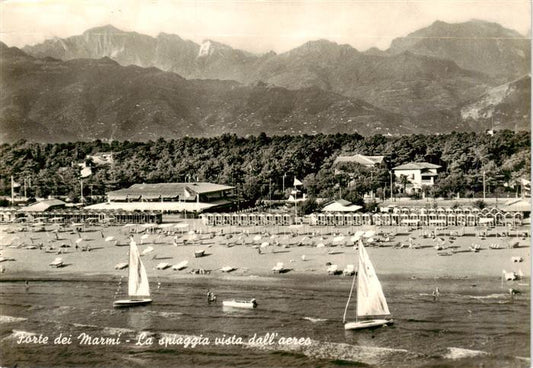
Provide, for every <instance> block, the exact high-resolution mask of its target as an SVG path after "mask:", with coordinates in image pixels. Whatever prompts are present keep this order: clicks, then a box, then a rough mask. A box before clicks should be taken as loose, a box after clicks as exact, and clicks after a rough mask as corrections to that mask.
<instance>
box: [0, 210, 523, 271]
mask: <svg viewBox="0 0 533 368" xmlns="http://www.w3.org/2000/svg"><path fill="white" fill-rule="evenodd" d="M53 226H55V225H46V227H45V231H35V229H33V230H32V229H31V228H29V227H27V226H26V229H25V230H26V231H16V230H22V228H23V227H24V226H22V225H20V226H15V227H13V225H11V226H7V225H4V226H2V228H1V230H2V232H1V233H0V246H1V247H0V254H1V256H2V257H4V258H7V259H9V260H5V261H3V262H1V263H0V267H1V268H0V269H1V270H2V273H0V279H35V278H46V277H58V278H71V277H72V278H78V277H85V276H91V277H92V276H95V277H96V276H102V275H110V276H114V277H121V276H127V269H122V270H118V269H115V266H116V265H117V264H119V263H122V262H124V263H127V261H128V246H127V245H128V238H129V236H130V235H132V236H133V237H134V239H135V240H136V242H137V244H138V245H139V246H140V251H141V252H145V253H146V254H145V255H144V256H143V262H144V263H145V266H146V268H147V271H148V274H149V277H151V278H152V279H153V278H156V279H159V278H165V279H166V278H180V277H229V278H231V277H246V276H254V275H257V276H265V275H269V276H272V275H274V276H275V277H280V278H283V277H292V275H305V274H317V275H327V269H328V266H329V265H330V264H331V265H337V266H338V269H339V270H341V271H342V270H343V269H344V268H346V266H347V265H350V264H351V265H355V267H357V252H356V250H355V248H354V246H353V242H352V241H351V239H352V238H351V236H350V235H349V233H352V234H353V232H357V231H359V232H362V231H365V230H366V231H373V232H374V233H376V235H374V236H373V237H372V238H371V239H372V242H371V243H370V244H368V253H369V255H370V258H371V259H372V261H373V263H374V266H375V268H376V270H377V273H378V275H404V276H408V277H420V278H434V277H450V278H454V277H480V276H483V277H494V278H499V277H501V275H502V271H503V270H506V271H514V272H519V271H521V273H523V275H524V276H525V277H530V269H531V261H530V258H531V257H530V238H529V237H527V238H526V237H496V236H487V237H479V236H473V235H469V236H466V235H464V236H453V237H450V235H449V234H448V235H446V234H444V235H443V234H439V235H438V236H437V237H436V238H435V237H434V236H431V235H428V234H429V232H428V230H424V229H423V230H414V231H411V232H410V233H406V234H396V235H391V234H395V232H396V231H397V229H396V228H393V227H389V228H387V227H382V228H376V227H373V228H372V230H368V229H363V228H359V227H355V228H336V229H332V228H329V229H318V228H313V227H307V228H305V229H303V228H299V229H295V228H292V229H290V228H289V227H285V228H282V227H277V228H275V229H274V228H261V227H254V228H251V227H250V228H245V229H241V228H236V227H232V228H231V229H230V228H225V229H222V231H223V233H222V232H221V229H220V228H211V229H208V228H207V227H205V226H203V225H202V224H201V223H200V221H198V220H189V221H188V222H187V225H182V226H181V227H176V226H175V224H168V225H165V227H163V228H157V229H155V228H152V229H151V228H149V227H142V226H140V225H139V226H127V227H124V226H112V227H111V226H110V227H103V226H97V225H95V226H90V227H86V228H83V229H82V231H81V232H77V231H75V230H74V228H73V227H67V228H65V229H64V231H60V232H53V231H52V230H53V229H54V227H53ZM56 228H57V226H56ZM190 229H194V230H190ZM40 230H42V229H40ZM450 231H451V233H452V234H454V231H453V230H450ZM229 232H231V233H233V234H231V235H229V234H228V233H229ZM311 232H312V233H311ZM304 233H306V234H304ZM377 234H381V235H377ZM111 237H112V239H111ZM80 239H81V240H80ZM367 240H368V239H367ZM474 244H477V245H479V248H480V250H479V251H478V252H473V251H471V250H470V247H471V246H472V245H474ZM509 244H513V245H514V246H515V247H514V248H509ZM322 245H323V246H322ZM438 245H440V248H442V249H438V250H437V249H436V246H438ZM61 246H63V247H61ZM495 247H498V249H493V248H495ZM150 248H153V250H151V251H150ZM87 249H90V250H87ZM198 250H203V251H205V255H204V256H203V257H200V258H196V257H195V254H194V253H195V251H198ZM57 257H61V258H62V260H63V263H64V267H60V268H54V267H51V266H49V264H50V263H51V262H52V261H53V260H54V259H56V258H57ZM516 257H518V259H521V260H520V261H519V262H515V261H516V259H515V261H513V258H516ZM183 261H188V264H187V267H186V268H184V269H182V270H179V271H176V270H173V269H172V267H168V268H166V269H157V268H156V267H157V266H158V265H160V264H161V263H168V264H169V265H170V266H172V265H176V264H178V263H180V262H183ZM278 262H282V263H283V266H284V268H285V269H286V270H287V272H285V273H283V274H274V273H273V272H272V268H273V267H274V266H275V265H276V264H277V263H278ZM226 266H229V267H232V268H235V269H234V270H232V271H230V272H223V271H222V270H221V269H222V268H223V267H226ZM195 269H196V270H198V269H202V270H206V271H208V275H199V274H193V273H191V271H192V270H195ZM331 277H335V276H331ZM336 277H342V276H336Z"/></svg>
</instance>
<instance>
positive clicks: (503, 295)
mask: <svg viewBox="0 0 533 368" xmlns="http://www.w3.org/2000/svg"><path fill="white" fill-rule="evenodd" d="M465 296H466V297H468V298H471V299H508V298H509V295H507V294H489V295H465Z"/></svg>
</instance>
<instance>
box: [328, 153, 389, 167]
mask: <svg viewBox="0 0 533 368" xmlns="http://www.w3.org/2000/svg"><path fill="white" fill-rule="evenodd" d="M384 158H385V156H365V155H360V154H355V155H340V156H338V157H337V158H336V159H335V161H334V162H333V165H336V164H339V163H342V162H354V163H358V164H361V165H364V166H374V165H376V164H381V163H382V162H383V159H384Z"/></svg>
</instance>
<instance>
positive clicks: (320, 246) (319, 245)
mask: <svg viewBox="0 0 533 368" xmlns="http://www.w3.org/2000/svg"><path fill="white" fill-rule="evenodd" d="M325 246H326V245H325V244H324V243H318V244H317V245H316V247H317V248H324V247H325Z"/></svg>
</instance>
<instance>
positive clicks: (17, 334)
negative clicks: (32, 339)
mask: <svg viewBox="0 0 533 368" xmlns="http://www.w3.org/2000/svg"><path fill="white" fill-rule="evenodd" d="M21 336H37V334H36V333H35V332H29V331H24V330H12V332H11V334H9V335H7V336H6V337H4V338H3V339H2V341H4V340H18V339H19V338H20V337H21Z"/></svg>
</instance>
